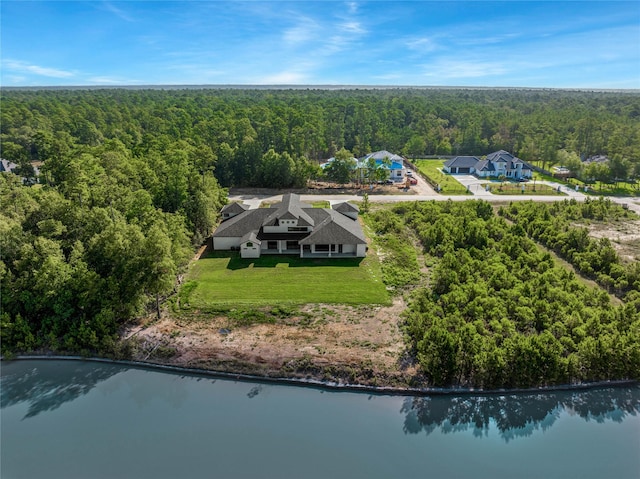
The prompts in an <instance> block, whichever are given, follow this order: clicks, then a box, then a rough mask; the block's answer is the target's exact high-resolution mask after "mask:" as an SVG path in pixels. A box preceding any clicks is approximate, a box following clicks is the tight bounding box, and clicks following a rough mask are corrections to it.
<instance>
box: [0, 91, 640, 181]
mask: <svg viewBox="0 0 640 479" xmlns="http://www.w3.org/2000/svg"><path fill="white" fill-rule="evenodd" d="M1 95H2V96H1V101H2V112H1V115H2V116H1V121H0V128H1V129H0V133H1V137H0V139H1V141H2V155H3V158H6V159H9V160H12V161H14V162H16V163H20V164H21V167H22V169H23V170H24V174H25V176H28V173H29V171H28V170H29V164H28V162H29V161H30V160H43V161H48V160H49V159H51V158H56V157H67V156H68V155H69V154H74V156H77V155H76V152H78V151H82V149H83V148H85V147H96V146H100V145H102V144H104V143H105V142H107V141H114V140H117V141H119V142H120V143H121V144H122V146H123V148H124V149H125V150H126V151H127V152H129V154H130V156H132V157H136V158H142V159H144V160H145V163H147V164H150V163H151V161H150V160H148V159H147V157H148V156H154V155H156V156H157V155H160V156H162V155H164V153H165V151H166V149H168V148H172V147H173V146H174V145H176V144H185V143H186V144H188V145H189V147H190V148H192V149H193V150H194V152H195V154H196V156H197V157H198V169H199V170H201V171H214V172H215V175H216V178H217V179H218V180H219V182H220V184H221V185H223V186H273V187H292V186H304V184H305V182H306V181H307V180H308V179H309V178H313V177H315V176H316V175H318V174H319V172H318V170H317V168H316V167H315V165H316V163H314V160H320V159H326V158H328V157H330V156H333V155H334V154H335V153H336V152H338V151H339V150H341V149H343V148H344V149H346V150H348V151H350V152H352V153H353V154H354V155H355V156H357V157H360V156H363V155H364V154H366V153H368V152H371V151H376V150H381V149H386V150H389V151H392V152H394V153H400V154H405V155H408V156H413V157H421V156H425V155H433V154H439V155H457V154H471V155H483V154H486V153H488V152H491V151H495V150H498V149H505V150H508V151H511V152H513V153H515V154H516V155H518V156H520V157H521V158H523V159H524V160H528V161H542V162H543V163H544V164H545V165H544V166H546V167H548V166H549V165H551V164H554V163H558V162H567V161H568V162H569V163H570V162H571V161H572V159H573V160H574V162H575V159H576V158H577V159H578V161H579V160H580V158H582V159H584V158H586V157H588V156H591V155H595V154H606V155H609V157H610V158H612V162H614V161H615V162H616V163H615V164H612V165H611V166H607V167H606V169H607V171H608V173H607V175H609V176H608V178H625V177H634V176H635V177H638V176H640V95H638V94H636V93H633V92H630V93H624V92H618V93H615V92H577V91H573V92H572V91H540V90H533V91H526V90H490V89H487V90H445V89H441V90H439V89H388V90H338V91H324V90H236V89H219V90H126V89H104V90H41V91H31V90H12V89H8V90H7V89H3V91H2V93H1ZM180 142H182V143H180ZM178 148H180V147H178ZM174 149H175V148H174ZM616 165H617V166H616ZM150 166H152V165H150ZM599 168H600V169H603V167H599ZM592 169H596V167H592ZM614 170H615V171H614ZM603 171H604V170H603ZM587 174H588V175H596V176H598V178H599V177H600V176H602V175H603V174H604V172H595V171H593V172H591V171H590V172H588V173H587ZM605 176H606V175H605Z"/></svg>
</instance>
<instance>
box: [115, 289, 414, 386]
mask: <svg viewBox="0 0 640 479" xmlns="http://www.w3.org/2000/svg"><path fill="white" fill-rule="evenodd" d="M405 308H406V304H405V302H404V300H403V299H402V298H400V297H397V298H395V299H394V301H393V303H392V305H391V306H388V307H383V306H345V305H326V304H313V305H307V306H304V307H302V308H300V310H299V311H297V312H296V314H294V315H291V316H289V317H286V318H284V319H279V320H277V321H276V322H274V323H269V324H253V325H249V326H236V325H235V324H234V322H233V321H232V320H230V319H229V318H228V317H226V316H222V315H206V314H202V313H197V312H196V313H193V314H191V315H189V316H188V317H186V316H185V317H172V316H168V317H165V318H163V319H161V320H160V321H147V322H145V321H143V322H141V323H139V324H135V325H131V326H130V327H129V329H128V330H127V331H126V332H125V335H124V336H125V337H126V338H135V343H136V345H137V347H136V348H134V350H135V353H134V359H136V360H141V361H150V362H157V363H162V364H171V365H176V366H183V367H190V368H202V369H212V370H224V371H231V372H237V373H251V374H259V375H266V376H277V377H313V378H315V379H322V380H329V381H337V382H347V383H361V384H373V385H381V384H385V385H415V384H417V383H418V382H419V381H420V377H419V373H418V372H417V369H416V367H415V365H414V364H412V362H411V361H407V358H406V354H405V346H404V341H403V338H402V332H401V330H400V321H401V313H402V311H403V310H404V309H405Z"/></svg>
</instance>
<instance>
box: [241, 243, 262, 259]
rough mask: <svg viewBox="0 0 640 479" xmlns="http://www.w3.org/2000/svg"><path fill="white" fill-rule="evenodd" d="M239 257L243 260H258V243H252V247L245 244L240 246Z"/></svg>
mask: <svg viewBox="0 0 640 479" xmlns="http://www.w3.org/2000/svg"><path fill="white" fill-rule="evenodd" d="M240 256H242V257H243V258H259V257H260V245H259V244H258V243H252V246H251V247H250V248H249V247H247V243H243V244H241V245H240Z"/></svg>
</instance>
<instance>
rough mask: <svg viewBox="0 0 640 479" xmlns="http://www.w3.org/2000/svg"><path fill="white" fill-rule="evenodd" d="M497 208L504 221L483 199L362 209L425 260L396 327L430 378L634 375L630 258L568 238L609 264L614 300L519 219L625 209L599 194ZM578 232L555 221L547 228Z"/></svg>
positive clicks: (636, 316)
mask: <svg viewBox="0 0 640 479" xmlns="http://www.w3.org/2000/svg"><path fill="white" fill-rule="evenodd" d="M507 210H508V211H511V214H512V216H513V218H514V220H515V224H509V223H508V222H507V221H505V219H504V218H502V217H500V216H496V215H495V214H494V213H493V208H492V206H491V205H490V204H489V203H486V202H483V201H466V202H463V203H457V202H455V203H454V202H450V201H449V202H443V203H440V202H413V203H404V204H398V205H396V206H394V207H392V208H389V209H383V210H380V211H377V212H374V213H373V214H372V219H371V221H372V223H373V227H374V228H375V230H376V232H377V234H378V235H379V236H382V237H387V236H391V237H395V236H396V235H397V232H401V231H403V229H405V228H407V227H408V228H409V229H410V231H412V232H413V233H414V234H415V235H416V236H417V237H418V238H419V240H420V242H421V245H422V247H423V248H424V251H425V254H426V255H428V262H429V263H432V264H433V266H432V267H431V268H430V269H429V281H428V285H426V286H421V287H418V288H416V289H415V290H414V291H413V293H412V296H411V301H410V305H409V309H408V311H407V313H406V324H405V328H406V333H407V335H408V337H409V341H410V343H409V346H410V348H411V351H412V354H414V355H415V357H416V358H417V360H418V361H419V363H420V366H421V368H422V370H423V371H424V372H425V374H426V375H427V376H428V378H429V379H430V381H431V382H432V383H433V384H435V385H439V386H450V385H458V386H463V387H468V386H475V387H483V388H502V387H507V388H512V387H532V386H541V385H553V384H566V383H570V382H576V381H595V380H607V379H621V378H635V379H638V378H640V279H639V278H638V276H637V273H638V264H637V262H636V263H634V264H628V265H623V264H622V263H621V262H620V260H619V258H618V257H617V255H616V253H615V251H612V250H606V245H604V244H600V243H597V248H596V249H595V250H594V246H593V245H592V244H591V243H590V242H589V241H586V242H582V243H580V244H575V245H572V251H573V256H572V258H575V259H576V260H578V261H581V259H580V260H579V258H584V259H585V260H587V258H589V259H588V261H591V263H592V264H593V265H594V268H595V267H597V266H596V265H598V264H602V265H604V263H606V261H604V258H608V262H609V265H617V266H616V268H617V269H616V271H619V272H618V273H616V274H615V277H616V278H618V279H617V281H618V282H617V283H616V284H618V287H617V288H618V289H617V292H619V293H622V292H623V291H626V293H625V294H624V299H625V302H624V304H621V305H614V304H613V303H612V301H611V299H610V298H609V295H608V294H607V292H606V291H604V290H602V289H600V288H593V287H588V286H586V285H585V284H583V283H582V282H581V281H579V279H578V278H577V277H576V275H575V274H574V273H573V272H572V271H569V270H568V269H565V268H563V267H562V266H558V265H557V264H556V263H555V261H554V259H553V258H552V257H551V255H550V254H549V253H548V252H545V251H543V250H541V249H540V248H539V247H538V246H537V245H536V243H535V242H534V241H533V240H531V239H530V238H529V237H527V233H526V231H525V228H523V226H521V224H520V223H522V224H526V223H527V222H528V216H527V215H531V214H532V213H531V212H533V211H540V215H541V216H544V215H545V212H547V213H548V212H549V210H552V211H554V213H556V214H557V215H558V216H559V217H561V218H567V217H571V216H573V215H576V214H584V215H587V216H589V215H595V216H597V215H599V214H602V213H604V214H607V215H612V216H616V215H617V216H623V215H626V214H628V213H627V212H626V211H625V210H623V209H622V208H621V207H620V206H617V205H614V204H611V203H609V202H605V201H603V202H600V201H595V202H590V203H587V204H586V205H584V206H582V205H578V204H576V203H575V202H568V201H567V202H564V203H555V204H554V205H551V206H548V205H545V204H539V203H523V204H518V205H517V206H514V205H512V207H511V209H507ZM519 213H522V215H521V216H520V214H519ZM595 216H594V217H595ZM534 223H536V222H535V221H534ZM537 223H538V224H539V222H537ZM535 227H536V226H535V225H533V226H532V228H534V229H535ZM574 230H575V231H574ZM581 231H582V230H581V229H579V228H571V227H569V226H567V225H564V226H563V229H562V230H560V231H559V235H562V236H567V237H570V236H573V235H581V234H582V233H581ZM612 268H613V267H610V268H609V269H608V270H607V271H611V269H612ZM383 271H384V264H383ZM602 274H605V273H602ZM395 276H397V275H395ZM623 278H624V279H623Z"/></svg>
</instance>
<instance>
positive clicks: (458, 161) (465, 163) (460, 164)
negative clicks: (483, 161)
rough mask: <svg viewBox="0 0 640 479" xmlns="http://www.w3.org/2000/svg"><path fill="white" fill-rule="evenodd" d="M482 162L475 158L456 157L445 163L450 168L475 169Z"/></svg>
mask: <svg viewBox="0 0 640 479" xmlns="http://www.w3.org/2000/svg"><path fill="white" fill-rule="evenodd" d="M479 161H480V160H479V159H478V158H476V157H475V156H456V157H455V158H451V159H450V160H447V161H445V162H444V166H446V167H450V168H474V167H475V166H476V164H477V163H478V162H479Z"/></svg>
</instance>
